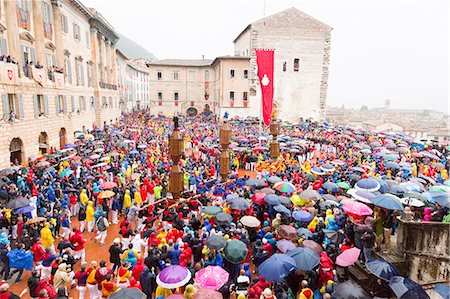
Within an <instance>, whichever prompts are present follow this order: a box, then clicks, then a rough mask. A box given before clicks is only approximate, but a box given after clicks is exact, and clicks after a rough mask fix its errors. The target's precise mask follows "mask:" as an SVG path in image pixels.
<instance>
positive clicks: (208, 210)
mask: <svg viewBox="0 0 450 299" xmlns="http://www.w3.org/2000/svg"><path fill="white" fill-rule="evenodd" d="M220 212H222V208H220V207H218V206H206V207H203V208H202V213H203V214H205V215H211V216H215V215H217V214H219V213H220Z"/></svg>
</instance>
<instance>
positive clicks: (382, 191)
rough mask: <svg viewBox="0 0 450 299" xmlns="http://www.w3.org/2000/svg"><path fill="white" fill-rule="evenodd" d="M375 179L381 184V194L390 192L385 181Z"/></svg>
mask: <svg viewBox="0 0 450 299" xmlns="http://www.w3.org/2000/svg"><path fill="white" fill-rule="evenodd" d="M374 179H375V180H376V181H377V182H378V184H380V189H378V191H379V192H381V193H386V192H388V190H389V187H388V185H387V183H386V182H385V181H384V180H382V179H380V178H374Z"/></svg>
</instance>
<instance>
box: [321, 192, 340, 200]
mask: <svg viewBox="0 0 450 299" xmlns="http://www.w3.org/2000/svg"><path fill="white" fill-rule="evenodd" d="M322 199H323V200H325V201H327V200H332V201H338V200H337V199H336V197H334V196H333V195H331V194H324V195H322Z"/></svg>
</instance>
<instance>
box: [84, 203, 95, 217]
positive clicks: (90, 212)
mask: <svg viewBox="0 0 450 299" xmlns="http://www.w3.org/2000/svg"><path fill="white" fill-rule="evenodd" d="M94 213H95V211H94V207H93V206H92V201H88V206H87V208H86V221H94V220H95V218H94Z"/></svg>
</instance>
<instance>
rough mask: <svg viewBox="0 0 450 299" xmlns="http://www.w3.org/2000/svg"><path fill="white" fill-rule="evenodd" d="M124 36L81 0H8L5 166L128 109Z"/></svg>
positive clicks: (0, 158) (1, 148) (0, 90)
mask: <svg viewBox="0 0 450 299" xmlns="http://www.w3.org/2000/svg"><path fill="white" fill-rule="evenodd" d="M117 38H118V36H117V34H116V33H115V31H114V29H113V28H112V27H111V25H109V24H108V23H107V22H106V20H105V19H104V18H103V17H102V16H101V15H100V14H99V13H97V12H96V11H95V10H91V9H88V8H86V7H85V6H84V5H83V4H82V3H81V2H79V1H78V0H52V1H50V0H42V1H31V0H20V1H10V0H2V1H0V49H1V54H2V55H3V56H2V59H1V61H0V94H1V97H2V107H1V109H2V116H3V117H2V119H1V120H0V167H7V166H9V164H10V161H14V160H17V161H19V162H22V163H26V162H27V158H28V157H29V156H31V155H34V154H37V153H38V152H39V151H41V152H48V151H49V149H50V147H54V148H61V147H64V146H65V144H66V143H68V142H71V141H72V140H73V133H74V132H75V131H77V130H85V129H92V127H93V126H94V125H97V126H103V125H104V124H105V123H110V122H112V121H113V120H115V119H116V118H117V117H118V116H119V115H120V109H119V105H118V92H117V88H116V85H115V80H116V77H115V54H114V53H115V51H114V44H115V42H116V41H117ZM105 103H106V104H105Z"/></svg>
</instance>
